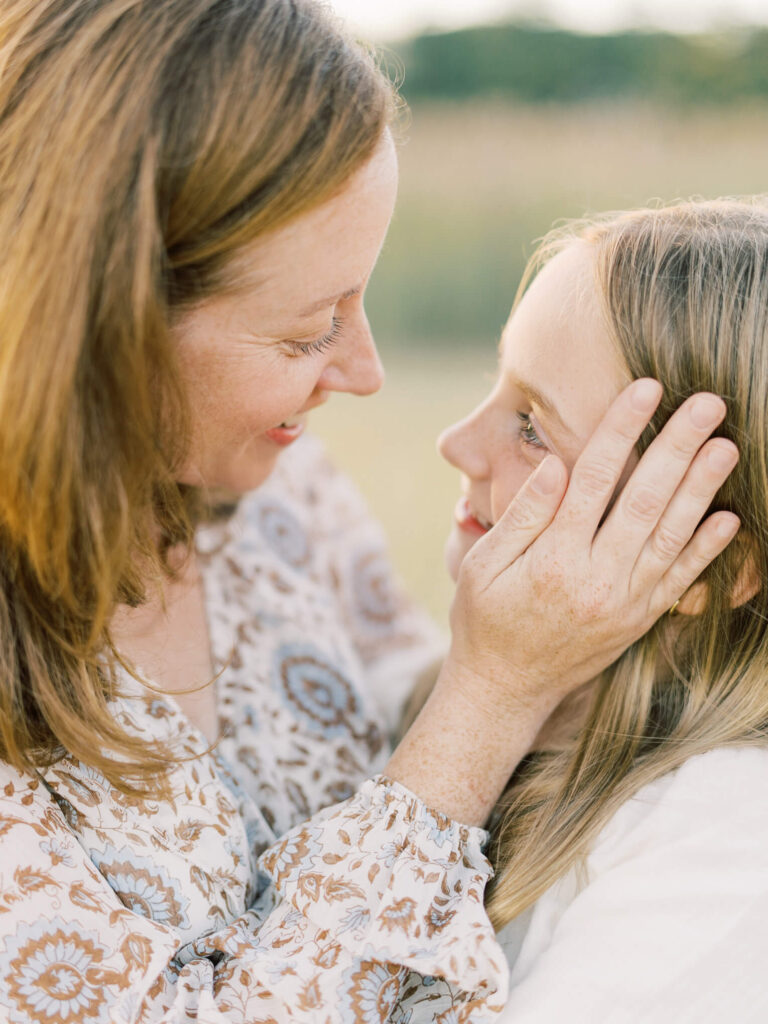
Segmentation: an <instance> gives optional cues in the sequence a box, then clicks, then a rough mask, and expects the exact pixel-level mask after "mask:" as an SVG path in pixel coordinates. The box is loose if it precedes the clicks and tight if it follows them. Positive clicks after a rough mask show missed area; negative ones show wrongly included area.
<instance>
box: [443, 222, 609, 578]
mask: <svg viewBox="0 0 768 1024" xmlns="http://www.w3.org/2000/svg"><path fill="white" fill-rule="evenodd" d="M628 383H629V375H628V372H627V370H626V368H625V367H624V365H623V362H622V360H621V359H620V357H619V354H618V352H617V351H616V348H615V346H614V344H613V343H612V341H611V339H610V337H609V335H608V331H607V328H606V325H605V323H604V321H603V318H602V315H601V312H600V306H599V296H598V294H597V289H596V286H595V283H594V278H593V268H592V256H591V252H590V249H589V248H588V246H587V244H586V243H584V242H574V243H572V244H571V245H569V246H568V247H567V248H566V249H565V250H563V251H562V252H561V253H559V254H558V255H557V256H555V257H554V259H552V260H551V261H550V262H549V263H548V264H547V265H546V266H545V267H544V269H543V270H542V271H541V273H540V274H539V275H538V277H537V278H536V279H535V280H534V282H533V284H532V285H531V287H530V288H529V289H528V291H527V292H526V294H525V296H524V297H523V299H522V301H521V302H520V304H519V306H518V307H517V309H516V310H515V312H514V313H513V315H512V316H511V317H510V319H509V321H508V323H507V326H506V327H505V329H504V333H503V335H502V340H501V346H500V349H499V374H498V379H497V381H496V384H495V386H494V388H493V390H492V391H491V393H490V394H489V395H488V397H487V398H486V399H485V401H484V402H483V403H482V404H481V405H479V406H478V407H477V409H475V410H474V412H472V413H471V414H470V415H469V416H468V417H467V418H466V419H464V420H462V421H461V422H460V423H456V424H455V425H454V426H452V427H449V428H448V430H446V431H445V432H444V433H443V434H442V436H441V437H440V440H439V448H440V452H441V454H442V455H443V457H444V458H446V459H447V460H448V462H450V463H451V464H452V465H453V466H456V468H457V469H460V470H461V472H462V475H463V488H462V490H463V497H462V498H461V500H460V501H459V503H458V505H457V507H456V514H455V520H454V524H453V529H452V531H451V535H450V537H449V539H448V544H447V547H446V561H447V563H448V570H449V572H450V573H451V575H452V576H453V578H454V579H456V577H457V576H458V572H459V567H460V565H461V561H462V559H463V558H464V555H465V554H466V553H467V551H469V549H470V548H471V547H472V545H473V544H474V542H475V541H476V540H477V538H478V537H479V536H482V534H483V533H485V532H486V530H488V529H489V528H490V527H491V526H492V525H493V524H494V523H495V522H496V520H497V519H498V518H499V517H500V516H501V514H502V513H503V512H504V510H505V509H506V507H507V505H508V504H509V502H510V501H511V500H512V498H513V497H514V495H515V494H516V493H517V491H518V490H519V488H520V487H521V486H522V485H523V483H524V482H525V480H526V478H527V477H528V475H529V474H530V473H532V472H533V470H534V469H535V468H536V466H537V465H538V464H539V463H540V462H541V461H542V459H543V458H544V457H545V456H546V455H547V453H548V452H554V453H555V454H556V455H558V456H560V458H561V459H562V460H563V461H564V462H565V464H566V466H567V467H568V469H569V470H570V469H571V468H572V467H573V464H574V463H575V461H576V459H577V457H578V455H579V453H580V452H581V450H582V448H583V447H584V445H585V444H586V442H587V439H588V438H589V437H590V435H591V434H592V433H593V431H594V430H595V428H596V427H597V425H598V423H599V422H600V420H601V419H602V417H603V415H604V413H605V412H606V411H607V409H608V406H609V405H610V404H611V402H612V401H613V399H614V398H615V397H616V396H617V395H618V393H619V392H620V391H621V390H622V388H623V387H625V386H626V384H628Z"/></svg>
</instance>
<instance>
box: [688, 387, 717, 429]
mask: <svg viewBox="0 0 768 1024" xmlns="http://www.w3.org/2000/svg"><path fill="white" fill-rule="evenodd" d="M723 411H724V410H723V403H722V402H721V401H720V399H719V398H715V397H714V395H699V397H698V398H696V399H694V401H693V402H691V405H690V407H689V410H688V412H689V415H690V417H691V423H693V425H694V427H699V429H701V430H703V429H704V428H705V427H713V426H714V425H715V424H716V423H719V422H720V420H721V419H722V418H723Z"/></svg>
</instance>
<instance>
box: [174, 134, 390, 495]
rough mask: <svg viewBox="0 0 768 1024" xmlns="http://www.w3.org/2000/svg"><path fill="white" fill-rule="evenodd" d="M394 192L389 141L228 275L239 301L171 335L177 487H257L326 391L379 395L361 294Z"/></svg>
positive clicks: (214, 305)
mask: <svg viewBox="0 0 768 1024" xmlns="http://www.w3.org/2000/svg"><path fill="white" fill-rule="evenodd" d="M396 192H397V159H396V155H395V149H394V144H393V141H392V138H391V136H390V134H389V133H388V132H387V133H386V134H385V135H384V137H383V138H382V141H381V142H380V144H379V146H378V148H377V150H376V152H375V154H374V156H373V157H372V159H371V160H370V161H369V162H368V163H367V164H366V165H365V166H364V167H363V168H362V169H361V170H359V171H358V172H357V173H356V174H355V175H353V177H352V178H351V179H350V181H349V182H348V184H347V185H346V186H345V188H344V189H343V191H341V192H340V193H339V194H338V195H337V196H335V197H334V198H332V199H331V200H330V201H328V202H326V203H324V204H323V205H321V206H319V207H316V208H315V209H313V210H310V211H309V212H308V213H305V214H303V215H302V216H299V217H297V218H296V219H295V220H294V221H292V222H291V223H289V224H288V225H287V226H286V227H284V228H280V229H278V230H276V231H274V232H271V233H270V234H268V235H267V236H265V237H264V238H263V239H262V240H260V241H259V242H258V243H257V244H256V245H254V246H253V247H252V248H250V249H249V251H248V253H247V259H245V258H244V259H242V260H241V261H239V264H238V267H236V268H234V269H235V271H236V272H238V274H239V275H242V276H244V277H245V281H246V284H245V287H244V289H243V290H242V292H241V293H240V294H238V295H237V296H222V297H219V298H215V299H212V300H210V301H208V302H206V303H204V304H202V305H201V306H199V307H198V308H197V309H195V310H194V311H193V312H191V313H189V314H188V315H187V316H185V317H184V318H183V319H182V320H181V321H179V323H178V324H177V325H176V327H175V331H174V333H175V338H176V341H177V344H178V346H179V349H178V351H179V360H180V365H181V372H182V375H183V379H184V383H185V386H186V392H187V400H188V403H189V407H190V410H191V414H192V443H191V448H190V455H189V458H188V460H187V463H186V465H185V466H184V467H183V471H182V472H181V474H180V477H179V480H180V482H181V483H188V484H194V485H197V486H206V487H208V488H217V489H218V488H221V489H224V490H226V491H229V492H235V493H238V494H239V493H243V492H244V491H247V490H250V489H252V488H254V487H257V486H258V485H259V484H260V483H262V482H263V481H264V480H265V479H266V478H267V476H269V474H270V473H271V471H272V469H273V468H274V465H275V462H276V460H277V457H278V455H279V454H280V453H281V452H282V451H283V450H285V448H286V447H287V446H288V445H290V444H291V443H293V441H295V440H296V439H297V438H298V437H299V436H300V435H301V433H302V432H303V430H304V426H305V422H306V418H307V413H308V412H309V411H310V410H311V409H314V408H315V407H316V406H318V405H321V404H322V403H323V402H325V401H326V399H327V398H328V395H329V393H330V392H331V391H346V392H350V393H351V394H355V395H369V394H372V393H373V392H375V391H378V389H379V388H380V387H381V384H382V381H383V372H382V367H381V363H380V361H379V356H378V353H377V351H376V346H375V344H374V341H373V337H372V335H371V331H370V328H369V326H368V321H367V319H366V317H365V312H364V309H363V294H364V292H365V288H366V285H367V283H368V278H369V277H370V275H371V271H372V270H373V267H374V264H375V263H376V259H377V257H378V254H379V250H380V249H381V245H382V243H383V241H384V236H385V234H386V231H387V227H388V226H389V221H390V218H391V216H392V210H393V207H394V202H395V195H396Z"/></svg>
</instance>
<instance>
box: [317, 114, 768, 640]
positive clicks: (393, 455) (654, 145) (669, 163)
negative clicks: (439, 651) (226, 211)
mask: <svg viewBox="0 0 768 1024" xmlns="http://www.w3.org/2000/svg"><path fill="white" fill-rule="evenodd" d="M401 134H402V139H401V143H400V172H401V176H400V196H399V199H398V206H397V210H396V213H395V217H394V220H393V223H392V228H391V230H390V234H389V236H388V239H387V242H386V244H385V248H384V251H383V252H382V256H381V259H380V261H379V264H378V266H377V268H376V271H375V273H374V276H373V279H372V281H371V284H370V287H369V290H368V294H367V300H366V306H367V309H368V314H369V318H370V320H371V324H372V326H373V329H374V333H375V335H376V338H377V341H378V343H379V348H380V351H381V355H382V359H383V361H384V365H385V367H386V369H387V382H386V384H385V386H384V388H383V390H382V391H381V392H380V393H379V394H378V395H376V396H374V397H372V398H366V399H359V398H351V397H349V396H342V395H339V396H334V398H333V400H332V401H331V402H329V403H328V405H327V406H325V407H324V408H323V409H321V410H319V411H318V412H317V413H316V414H315V418H314V419H313V427H314V430H315V432H316V433H318V434H319V435H320V436H321V437H323V438H324V439H325V441H326V442H327V444H328V445H329V447H330V449H331V451H332V453H333V454H334V456H335V458H336V460H337V462H339V463H340V464H341V465H342V466H343V467H345V468H346V469H348V470H349V471H350V472H351V473H352V474H353V476H354V478H355V479H356V480H357V482H358V484H359V485H360V487H361V488H362V490H363V492H364V494H365V495H366V496H367V498H368V500H369V502H370V505H371V507H372V509H373V511H374V512H375V514H376V515H377V516H378V517H379V518H380V519H381V520H382V521H383V523H384V525H385V528H386V529H387V531H388V532H389V535H390V538H391V543H392V552H393V556H394V559H395V563H396V565H397V567H398V569H399V571H400V573H401V575H402V576H403V577H404V579H405V581H406V583H407V585H408V586H409V587H410V589H411V590H412V591H413V593H414V594H415V595H416V596H417V597H418V598H419V599H420V600H421V601H423V602H424V603H425V604H426V605H427V607H428V608H429V609H430V611H431V612H432V613H433V614H434V615H435V616H436V617H437V619H438V620H440V621H441V622H443V623H444V622H445V618H446V614H447V609H448V606H449V603H450V596H451V592H452V584H451V583H450V581H449V579H448V577H447V574H446V573H445V570H444V568H443V561H442V548H443V544H444V541H445V537H446V535H447V532H448V529H449V527H450V522H451V516H452V511H453V506H454V504H455V501H456V498H457V496H458V494H459V480H458V474H457V473H456V471H454V470H452V469H451V468H450V467H448V466H445V465H443V464H442V462H441V460H440V459H439V457H438V456H437V455H436V454H435V438H436V436H437V434H438V432H439V431H440V430H441V429H442V428H443V427H444V426H446V425H447V424H448V423H450V422H452V421H453V420H454V419H456V418H458V417H460V416H461V415H463V414H465V413H466V412H468V411H469V409H470V408H471V407H472V405H473V404H474V403H475V402H476V401H478V400H479V399H480V398H481V397H482V395H483V394H484V393H485V391H486V390H487V388H488V387H489V384H490V377H491V375H492V373H493V369H494V365H495V358H496V357H495V347H496V344H497V342H498V337H499V334H500V331H501V327H502V325H503V323H504V321H505V319H506V317H507V314H508V312H509V307H510V304H511V302H512V298H513V296H514V293H515V289H516V287H517V283H518V280H519V277H520V274H521V272H522V269H523V267H524V265H525V261H526V258H527V256H528V255H529V254H530V252H531V251H532V248H533V246H532V243H533V240H534V239H536V238H537V237H539V236H541V235H542V234H543V233H544V232H546V231H547V229H548V228H549V227H550V226H551V225H552V223H553V222H555V221H557V220H561V219H563V218H566V217H581V216H584V215H585V214H589V213H596V212H600V211H604V210H609V209H625V208H629V207H635V206H638V205H645V204H647V203H649V202H655V201H670V200H673V199H676V198H687V197H689V196H703V197H707V198H714V197H716V196H719V195H746V194H752V193H758V192H768V107H766V106H765V105H759V104H757V105H751V106H745V107H726V108H706V107H702V108H687V109H681V110H665V109H659V108H654V107H651V106H638V105H634V104H619V105H605V104H601V105H594V104H593V105H582V106H567V107H563V106H518V105H510V104H503V103H488V102H484V103H474V104H464V105H451V104H437V105H436V104H432V105H424V106H417V107H415V108H414V109H413V110H412V112H411V116H410V122H409V123H408V124H406V125H404V126H403V128H402V130H401Z"/></svg>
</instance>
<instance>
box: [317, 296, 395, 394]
mask: <svg viewBox="0 0 768 1024" xmlns="http://www.w3.org/2000/svg"><path fill="white" fill-rule="evenodd" d="M356 320H357V322H356V323H350V324H349V326H348V328H347V336H346V337H345V338H343V339H342V340H341V341H340V342H339V346H338V349H337V350H336V352H335V353H334V357H333V359H331V361H330V362H329V363H328V365H327V366H326V368H325V370H324V371H323V373H322V376H321V378H320V380H319V382H318V386H319V387H321V388H323V389H325V390H327V391H344V392H348V393H349V394H352V395H373V394H375V392H377V391H378V390H379V389H380V388H381V386H382V384H383V383H384V367H383V366H382V365H381V359H380V358H379V353H378V351H377V349H376V343H375V342H374V340H373V335H372V334H371V328H370V326H369V325H368V320H367V318H366V317H365V315H364V314H361V315H360V316H359V317H358V318H356Z"/></svg>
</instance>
